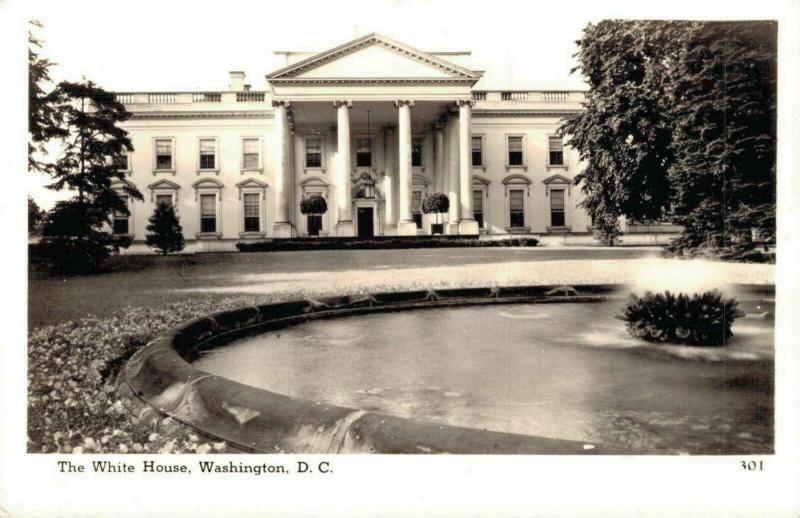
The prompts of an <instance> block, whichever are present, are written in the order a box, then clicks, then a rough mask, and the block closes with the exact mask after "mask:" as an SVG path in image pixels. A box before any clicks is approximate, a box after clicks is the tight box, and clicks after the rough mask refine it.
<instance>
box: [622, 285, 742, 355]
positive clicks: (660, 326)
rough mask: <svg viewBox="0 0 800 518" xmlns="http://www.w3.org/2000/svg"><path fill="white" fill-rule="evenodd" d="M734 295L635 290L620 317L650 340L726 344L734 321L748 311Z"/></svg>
mask: <svg viewBox="0 0 800 518" xmlns="http://www.w3.org/2000/svg"><path fill="white" fill-rule="evenodd" d="M738 305H739V303H738V302H737V301H736V300H735V299H733V298H727V299H726V298H724V297H723V296H722V294H721V293H720V292H718V291H707V292H705V293H702V294H694V295H692V296H691V297H690V296H689V295H686V294H685V293H680V294H677V295H676V294H674V293H670V292H669V291H667V292H664V293H655V294H654V293H651V292H649V291H648V292H647V293H645V294H644V296H643V297H637V296H636V295H635V294H631V298H630V301H629V302H628V303H627V304H626V306H625V307H624V308H623V314H622V315H621V316H620V317H618V318H619V319H620V320H624V321H626V322H627V329H628V334H630V335H631V336H633V337H634V338H640V339H642V340H647V341H650V342H667V343H679V344H687V345H725V344H726V343H727V342H728V340H729V339H730V337H731V336H733V332H732V331H731V325H732V324H733V321H734V320H735V319H736V318H738V317H741V316H744V313H743V312H742V311H740V310H739V309H738Z"/></svg>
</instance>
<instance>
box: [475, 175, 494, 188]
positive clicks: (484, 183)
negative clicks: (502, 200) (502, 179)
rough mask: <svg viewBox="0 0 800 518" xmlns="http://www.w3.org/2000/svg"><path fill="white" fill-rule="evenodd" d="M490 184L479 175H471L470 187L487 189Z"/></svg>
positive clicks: (489, 181)
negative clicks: (480, 186) (476, 186)
mask: <svg viewBox="0 0 800 518" xmlns="http://www.w3.org/2000/svg"><path fill="white" fill-rule="evenodd" d="M490 183H492V181H491V180H489V179H488V178H485V177H483V176H481V175H479V174H473V175H472V185H482V186H484V187H487V186H488V185H489V184H490Z"/></svg>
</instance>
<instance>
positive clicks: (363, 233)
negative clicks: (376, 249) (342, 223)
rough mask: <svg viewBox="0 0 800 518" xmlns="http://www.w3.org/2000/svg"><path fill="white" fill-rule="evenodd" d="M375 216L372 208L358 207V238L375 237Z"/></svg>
mask: <svg viewBox="0 0 800 518" xmlns="http://www.w3.org/2000/svg"><path fill="white" fill-rule="evenodd" d="M373 215H374V210H373V208H372V207H358V212H357V214H356V216H357V218H358V237H373V236H375V227H374V224H373Z"/></svg>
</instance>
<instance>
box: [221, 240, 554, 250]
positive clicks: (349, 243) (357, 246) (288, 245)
mask: <svg viewBox="0 0 800 518" xmlns="http://www.w3.org/2000/svg"><path fill="white" fill-rule="evenodd" d="M538 244H539V240H538V239H536V238H535V237H519V238H511V239H478V238H477V237H473V236H447V237H442V236H397V237H375V238H341V237H327V238H325V237H323V238H302V239H273V240H271V241H256V242H239V243H236V248H237V249H238V250H239V251H240V252H283V251H301V250H383V249H406V248H456V247H465V248H483V247H531V246H537V245H538Z"/></svg>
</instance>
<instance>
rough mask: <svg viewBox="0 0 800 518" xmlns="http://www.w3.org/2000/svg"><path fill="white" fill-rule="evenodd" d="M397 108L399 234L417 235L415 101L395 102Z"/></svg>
mask: <svg viewBox="0 0 800 518" xmlns="http://www.w3.org/2000/svg"><path fill="white" fill-rule="evenodd" d="M394 104H395V106H397V112H398V113H397V122H398V124H397V126H398V131H397V139H398V146H397V147H398V149H399V153H398V169H399V173H400V175H399V176H400V207H399V208H400V221H398V223H397V234H398V235H400V236H415V235H417V225H416V223H414V219H413V217H412V216H411V107H412V106H414V101H410V100H399V101H395V103H394Z"/></svg>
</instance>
